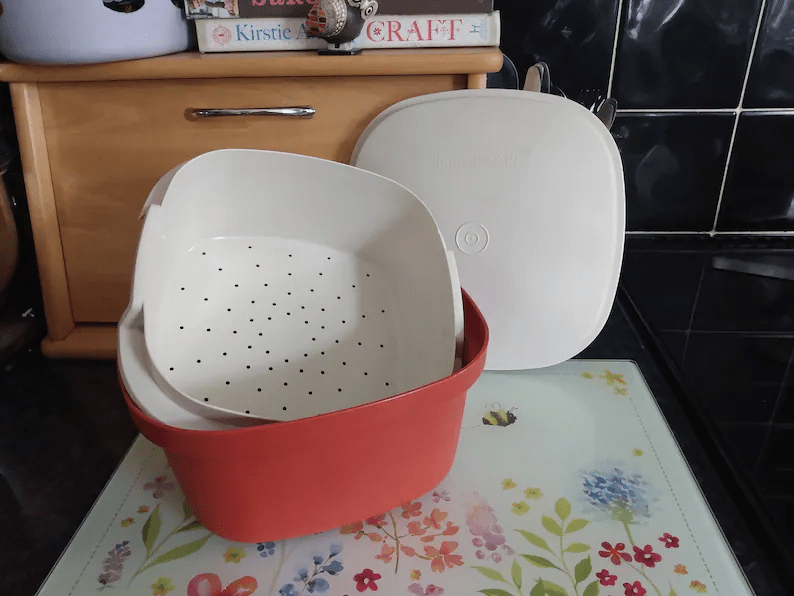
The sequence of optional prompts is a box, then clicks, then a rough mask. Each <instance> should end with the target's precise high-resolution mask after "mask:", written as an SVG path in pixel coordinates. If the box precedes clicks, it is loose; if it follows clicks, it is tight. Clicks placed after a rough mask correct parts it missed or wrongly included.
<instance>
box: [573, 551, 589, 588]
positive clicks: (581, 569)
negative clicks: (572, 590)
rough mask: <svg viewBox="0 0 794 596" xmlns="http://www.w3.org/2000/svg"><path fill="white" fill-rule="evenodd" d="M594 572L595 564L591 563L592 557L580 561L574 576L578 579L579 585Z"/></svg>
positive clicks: (574, 570) (574, 569) (575, 568)
mask: <svg viewBox="0 0 794 596" xmlns="http://www.w3.org/2000/svg"><path fill="white" fill-rule="evenodd" d="M592 572H593V564H592V563H591V562H590V557H587V558H586V559H582V560H581V561H579V562H578V563H577V564H576V567H574V568H573V576H574V578H575V579H576V583H577V585H578V584H581V583H582V582H583V581H584V580H586V579H587V577H588V576H589V575H590V574H591V573H592Z"/></svg>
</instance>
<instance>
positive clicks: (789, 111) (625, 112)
mask: <svg viewBox="0 0 794 596" xmlns="http://www.w3.org/2000/svg"><path fill="white" fill-rule="evenodd" d="M745 112H747V113H750V114H774V115H776V116H780V115H784V116H792V115H794V108H625V109H619V110H618V115H619V116H632V115H634V116H655V115H657V114H735V113H739V114H743V113H745Z"/></svg>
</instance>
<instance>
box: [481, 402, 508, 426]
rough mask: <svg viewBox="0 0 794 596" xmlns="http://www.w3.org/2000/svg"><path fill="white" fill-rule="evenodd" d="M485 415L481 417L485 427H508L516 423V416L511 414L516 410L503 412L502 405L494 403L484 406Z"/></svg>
mask: <svg viewBox="0 0 794 596" xmlns="http://www.w3.org/2000/svg"><path fill="white" fill-rule="evenodd" d="M485 409H486V413H485V415H484V416H483V417H482V423H483V424H484V425H485V426H510V425H511V424H513V423H514V422H515V421H516V415H515V414H514V413H513V412H514V411H515V410H516V408H510V409H509V410H505V409H504V408H502V404H500V403H499V402H494V403H492V404H485Z"/></svg>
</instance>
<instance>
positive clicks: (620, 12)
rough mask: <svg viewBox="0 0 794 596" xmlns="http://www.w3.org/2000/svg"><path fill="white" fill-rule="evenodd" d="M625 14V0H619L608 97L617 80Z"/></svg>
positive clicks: (610, 95)
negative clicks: (621, 25) (622, 22)
mask: <svg viewBox="0 0 794 596" xmlns="http://www.w3.org/2000/svg"><path fill="white" fill-rule="evenodd" d="M622 16H623V0H618V17H617V20H616V21H615V41H614V43H613V44H612V62H611V63H610V64H609V82H607V97H612V83H613V82H614V80H615V61H616V60H617V57H618V40H619V39H620V19H621V18H622Z"/></svg>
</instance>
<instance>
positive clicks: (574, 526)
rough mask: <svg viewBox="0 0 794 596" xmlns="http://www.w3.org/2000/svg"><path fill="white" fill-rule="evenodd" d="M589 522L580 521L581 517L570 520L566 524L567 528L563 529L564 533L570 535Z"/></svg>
mask: <svg viewBox="0 0 794 596" xmlns="http://www.w3.org/2000/svg"><path fill="white" fill-rule="evenodd" d="M589 523H590V522H589V521H587V520H586V519H582V518H581V517H577V518H576V519H572V520H571V523H569V524H568V527H566V528H565V533H566V534H570V533H571V532H576V531H578V530H581V529H582V528H584V527H585V526H586V525H587V524H589Z"/></svg>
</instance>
